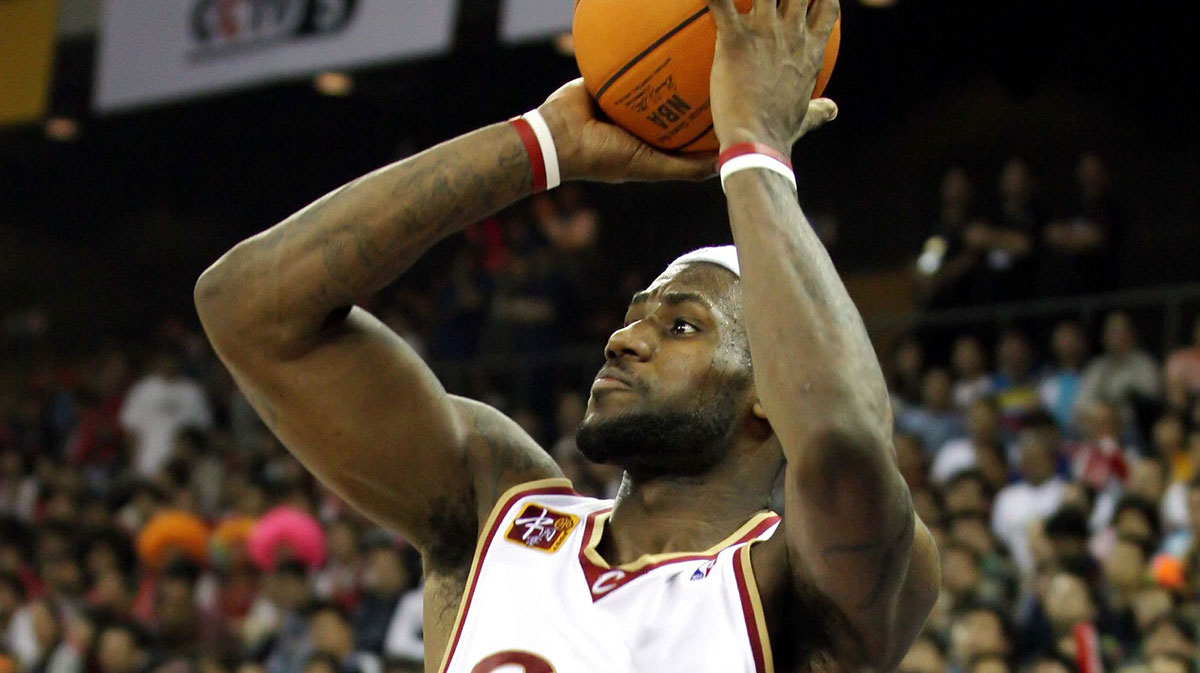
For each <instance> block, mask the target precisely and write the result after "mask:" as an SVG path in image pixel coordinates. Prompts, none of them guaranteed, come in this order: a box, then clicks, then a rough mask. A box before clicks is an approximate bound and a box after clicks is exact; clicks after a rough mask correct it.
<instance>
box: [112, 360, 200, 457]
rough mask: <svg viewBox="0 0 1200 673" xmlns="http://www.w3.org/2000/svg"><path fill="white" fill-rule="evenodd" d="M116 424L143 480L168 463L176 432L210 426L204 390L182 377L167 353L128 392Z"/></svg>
mask: <svg viewBox="0 0 1200 673" xmlns="http://www.w3.org/2000/svg"><path fill="white" fill-rule="evenodd" d="M120 421H121V428H122V429H123V430H125V432H127V433H129V434H130V436H131V440H132V446H133V463H134V467H135V469H136V470H137V473H138V475H140V476H142V477H146V478H152V477H154V476H156V475H157V474H158V473H159V471H160V470H162V468H163V467H164V466H166V464H167V463H168V462H170V460H171V453H172V450H173V448H174V444H175V435H176V433H178V432H179V431H180V430H182V429H184V428H187V427H193V428H197V429H200V430H207V429H209V428H211V427H212V423H213V419H212V410H211V409H210V407H209V403H208V398H207V397H205V394H204V388H203V387H201V386H200V384H199V383H197V382H196V381H193V380H192V379H190V378H188V377H186V376H184V375H183V374H182V372H181V371H180V368H179V361H178V360H177V359H176V357H175V356H174V355H173V354H171V353H168V352H164V353H162V354H160V355H159V356H158V357H157V358H156V359H155V361H154V366H153V369H152V370H151V372H150V373H149V374H147V375H146V376H144V377H143V378H142V379H141V380H139V381H137V382H136V383H134V384H133V387H131V388H130V389H129V394H127V395H126V396H125V403H124V404H123V405H122V406H121V413H120Z"/></svg>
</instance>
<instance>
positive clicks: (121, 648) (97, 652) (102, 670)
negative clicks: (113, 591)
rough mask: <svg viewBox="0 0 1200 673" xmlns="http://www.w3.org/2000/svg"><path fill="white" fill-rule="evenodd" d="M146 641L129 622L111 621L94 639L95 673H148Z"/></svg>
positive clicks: (149, 656)
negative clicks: (96, 672)
mask: <svg viewBox="0 0 1200 673" xmlns="http://www.w3.org/2000/svg"><path fill="white" fill-rule="evenodd" d="M148 640H149V639H148V638H147V636H146V634H145V632H143V631H142V629H140V628H139V627H138V626H137V625H136V624H133V623H132V622H122V621H116V622H111V623H109V624H107V625H105V626H103V627H102V628H101V629H100V632H99V633H98V634H97V636H96V642H95V645H94V648H95V649H94V652H93V654H92V657H91V658H92V660H94V661H95V662H96V670H97V671H98V673H149V671H150V670H151V653H150V652H149V651H148V645H149V643H148Z"/></svg>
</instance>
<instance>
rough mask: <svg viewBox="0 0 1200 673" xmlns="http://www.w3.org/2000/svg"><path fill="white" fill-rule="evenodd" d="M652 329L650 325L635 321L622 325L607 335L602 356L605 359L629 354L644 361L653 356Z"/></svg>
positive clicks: (614, 358) (613, 358)
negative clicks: (610, 334)
mask: <svg viewBox="0 0 1200 673" xmlns="http://www.w3.org/2000/svg"><path fill="white" fill-rule="evenodd" d="M654 349H655V342H654V330H653V329H652V328H651V327H650V325H646V324H644V323H643V322H642V321H640V320H639V321H637V322H633V323H630V324H628V325H626V326H625V327H622V328H621V329H619V330H617V331H615V332H613V333H612V336H610V337H608V343H607V344H606V345H605V347H604V357H605V359H607V360H616V359H617V358H619V357H621V356H624V355H630V356H633V357H634V358H636V359H638V360H641V361H643V362H645V361H646V360H649V359H650V358H651V357H653V356H654Z"/></svg>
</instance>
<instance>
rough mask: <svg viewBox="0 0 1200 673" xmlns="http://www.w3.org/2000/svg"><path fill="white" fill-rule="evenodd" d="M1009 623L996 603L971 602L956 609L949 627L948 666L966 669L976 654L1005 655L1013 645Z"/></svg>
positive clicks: (1010, 651)
mask: <svg viewBox="0 0 1200 673" xmlns="http://www.w3.org/2000/svg"><path fill="white" fill-rule="evenodd" d="M1013 644H1014V643H1013V638H1012V624H1011V621H1010V619H1009V617H1008V615H1007V614H1006V613H1005V611H1004V610H1003V609H1002V608H1000V607H999V606H996V605H992V604H990V603H983V602H972V603H968V604H966V605H964V606H962V607H960V608H959V609H958V610H956V611H955V617H954V622H953V625H952V626H951V628H950V665H951V666H952V667H954V669H955V670H965V669H966V666H967V665H968V664H969V663H970V662H971V661H972V660H974V659H975V658H976V657H979V656H982V655H998V656H1001V657H1007V656H1009V655H1010V654H1011V653H1012V648H1013Z"/></svg>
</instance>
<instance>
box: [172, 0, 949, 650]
mask: <svg viewBox="0 0 1200 673" xmlns="http://www.w3.org/2000/svg"><path fill="white" fill-rule="evenodd" d="M806 4H807V3H804V2H799V1H798V0H783V2H781V3H780V4H779V5H778V8H776V3H774V2H763V1H760V2H756V4H755V8H754V9H753V10H752V11H751V12H750V13H749V14H747V15H738V14H737V13H736V10H735V9H733V6H732V0H709V6H710V8H711V9H712V11H713V14H714V16H715V17H716V19H717V23H718V50H717V60H716V64H715V66H714V71H713V87H712V91H713V94H712V98H713V100H712V103H713V114H714V126H715V129H716V132H717V135H718V138H720V139H721V141H722V144H723V145H726V146H727V145H729V144H732V143H734V142H739V141H742V140H753V141H756V142H764V143H767V144H771V145H773V146H775V147H776V148H777V149H779V150H780V151H787V150H789V149H790V148H791V143H792V142H794V141H795V140H797V139H798V138H799V137H800V136H801V135H803V133H805V132H806V131H808V130H810V129H813V128H816V127H818V126H820V125H821V124H822V123H823V122H825V121H827V120H828V119H830V118H831V117H832V113H833V111H835V109H836V108H834V107H833V105H832V102H830V101H826V100H822V101H818V102H815V103H813V104H811V105H810V104H809V102H808V98H809V96H810V95H811V91H812V81H813V79H814V78H815V75H816V72H817V70H818V69H819V57H817V56H815V55H816V54H819V53H823V50H824V40H825V38H826V37H827V36H828V33H829V29H830V27H831V26H832V23H833V19H834V17H836V14H837V6H836V2H835V1H833V0H817V2H815V3H813V5H812V9H811V10H810V11H808V12H806V11H805V8H806ZM539 109H540V110H541V111H542V113H543V115H544V116H545V117H546V119H547V122H548V124H549V126H550V128H551V132H552V134H553V136H554V138H555V142H556V144H557V147H558V152H559V158H560V163H561V168H562V172H563V177H564V179H567V180H582V179H590V180H600V181H610V182H619V181H624V180H671V179H702V178H705V177H709V176H711V174H712V172H713V157H712V156H698V157H697V156H692V157H679V156H671V155H667V154H664V153H661V152H658V151H656V150H654V149H652V148H650V147H649V146H647V145H644V144H642V143H640V142H638V141H637V140H635V139H634V138H633V137H632V136H630V135H629V134H627V133H625V132H623V131H621V130H620V129H617V128H616V127H614V126H611V125H609V124H606V123H604V122H603V121H600V120H598V119H597V118H596V116H595V112H594V106H593V104H592V102H591V100H590V98H589V97H588V94H587V92H586V90H585V89H584V88H583V86H582V83H581V82H579V81H576V82H572V83H570V84H568V85H566V86H565V87H563V88H562V89H560V90H559V91H558V92H556V93H555V94H554V95H552V96H551V97H550V98H549V99H548V100H547V101H546V103H544V104H543V105H542V106H541V107H540V108H539ZM531 191H532V179H531V174H530V165H529V161H528V158H527V156H526V154H525V150H524V148H523V145H522V143H521V141H520V138H519V136H518V135H517V133H516V132H515V131H514V130H513V129H512V128H511V127H510V126H509V125H507V124H497V125H494V126H490V127H487V128H484V129H481V130H479V131H475V132H473V133H470V134H467V135H465V136H462V137H460V138H456V139H454V140H451V141H449V142H446V143H443V144H441V145H439V146H437V147H434V148H432V149H430V150H427V151H426V152H423V153H421V154H418V155H416V156H414V157H412V158H410V159H407V160H405V161H402V162H398V163H396V164H392V165H390V166H387V167H385V168H382V169H380V170H378V171H375V172H373V173H371V174H369V175H366V176H363V177H362V178H359V179H358V180H355V181H353V182H351V183H349V184H347V185H345V186H343V187H341V188H339V189H337V190H335V191H333V192H331V193H330V194H328V195H326V196H325V197H323V198H321V199H319V200H318V201H316V202H314V203H313V204H311V205H310V206H308V207H306V208H304V209H303V210H301V211H300V212H298V213H296V214H295V215H293V216H291V217H289V218H288V219H286V220H285V221H283V222H281V223H279V224H278V225H276V226H274V227H272V228H271V229H268V230H267V231H264V232H262V233H260V234H258V235H256V236H253V237H251V238H249V239H247V240H245V241H243V242H241V243H239V244H238V245H237V246H235V247H234V248H233V249H232V250H230V251H229V252H228V253H226V254H225V255H224V256H223V257H222V258H221V259H220V260H218V261H217V262H216V263H215V264H213V266H212V267H210V268H209V269H208V270H207V271H206V272H205V273H204V274H203V275H202V276H201V278H200V279H199V281H198V282H197V284H196V289H195V300H196V306H197V310H198V313H199V315H200V318H201V321H202V322H203V325H204V328H205V330H206V332H207V334H208V336H209V338H210V339H211V341H212V343H213V347H214V348H215V350H216V352H217V354H218V355H219V356H220V357H221V359H222V360H223V361H224V362H225V363H226V365H227V366H228V367H229V369H230V371H231V372H232V374H233V376H234V378H235V380H236V381H237V383H238V385H239V386H240V387H241V388H242V390H243V391H245V393H246V395H247V398H248V399H249V400H250V401H251V403H252V404H253V405H254V407H255V408H256V409H257V410H258V412H259V414H260V415H261V416H262V418H263V419H264V421H265V422H266V423H267V425H268V426H269V427H270V428H271V430H272V431H273V432H274V433H275V434H276V435H277V436H278V437H279V438H280V440H281V441H282V442H283V443H284V444H285V445H286V446H287V447H288V449H289V450H290V451H291V452H292V453H293V454H294V455H296V456H297V458H298V459H299V460H300V461H301V462H302V463H303V464H304V465H305V466H306V467H307V468H308V469H309V470H311V471H312V472H313V473H314V474H315V475H316V476H317V477H318V478H320V479H321V480H322V482H323V483H324V484H326V485H327V486H328V487H329V488H331V489H332V490H333V491H335V492H336V493H338V494H339V495H340V496H341V497H343V498H344V499H346V500H347V502H349V503H350V504H351V505H352V506H354V507H355V508H357V509H359V510H360V511H362V512H363V513H365V514H366V515H368V516H370V517H371V518H372V519H374V520H375V521H377V522H379V523H380V524H382V525H385V526H389V527H391V528H394V529H396V530H398V531H400V532H401V533H403V534H404V535H405V536H406V537H407V538H408V539H409V540H411V542H412V543H413V545H414V546H415V547H416V548H417V549H418V550H419V551H420V552H421V554H422V558H423V562H424V566H425V571H426V578H427V579H426V592H425V641H426V649H427V656H426V668H427V670H429V671H435V670H437V669H438V667H439V666H440V664H441V663H442V662H441V661H440V657H441V654H442V652H444V648H445V645H446V641H447V639H448V637H449V635H450V630H451V628H452V626H453V621H454V617H455V614H456V611H457V609H458V607H459V601H460V600H461V597H462V591H463V586H464V582H465V578H466V575H467V573H468V571H469V568H470V564H471V560H472V555H473V554H474V552H475V545H476V540H477V538H478V536H479V533H480V528H481V527H482V526H483V525H484V523H485V522H486V520H487V517H488V514H489V513H490V511H491V509H492V508H493V506H494V505H495V503H496V501H497V499H498V498H499V496H500V495H501V494H502V493H503V492H504V491H505V490H507V489H508V488H510V487H512V486H514V485H516V484H520V483H523V482H526V481H531V480H536V479H542V478H546V477H556V476H560V475H561V473H560V472H559V470H558V468H557V466H556V465H555V464H554V463H553V461H551V460H550V459H549V458H548V457H547V455H546V454H545V452H544V451H543V450H542V449H541V448H539V447H538V446H537V445H536V444H535V443H534V441H533V440H532V439H531V438H530V437H529V436H528V435H526V434H525V433H524V432H523V431H522V430H521V429H520V427H519V426H517V424H516V423H514V422H513V421H511V420H510V419H508V418H506V417H504V416H503V415H502V414H501V413H499V412H498V411H496V410H495V409H492V408H490V407H488V406H487V405H484V404H481V403H479V402H474V401H471V400H467V399H463V398H459V397H455V396H452V395H448V394H447V393H446V391H445V390H444V389H443V388H442V386H441V385H440V383H438V381H437V379H436V378H435V377H434V375H433V374H432V372H431V371H430V370H429V369H428V368H427V367H426V366H425V365H424V363H423V362H422V361H421V360H420V358H419V357H418V356H417V355H416V354H415V353H414V352H413V351H412V350H411V349H410V348H409V347H408V346H407V345H405V343H404V342H403V340H401V339H400V338H399V337H398V336H397V335H396V334H394V333H393V332H391V331H390V330H389V329H388V328H387V327H385V326H384V325H383V324H382V323H380V322H379V321H378V320H377V319H375V318H374V317H373V316H371V315H370V314H368V313H367V312H366V311H363V310H362V309H360V308H351V307H352V306H353V304H354V302H355V301H356V300H357V299H359V298H361V297H364V296H366V295H369V294H370V293H372V292H375V291H377V290H379V289H381V288H383V287H384V286H386V285H387V284H388V283H390V282H391V281H392V280H393V279H395V278H396V277H397V276H399V275H400V274H401V273H403V272H404V271H405V270H406V269H408V268H409V267H410V266H411V265H412V264H413V263H414V262H415V261H416V260H417V259H418V258H419V256H420V255H421V254H423V253H424V252H425V251H426V250H427V249H428V248H429V247H431V246H432V245H433V244H434V243H435V242H437V241H438V240H441V239H442V238H445V237H446V236H449V235H451V234H453V233H455V232H457V231H459V230H461V229H462V228H464V227H466V226H467V225H469V224H470V223H472V222H474V221H477V220H479V219H481V218H482V217H485V216H487V215H488V214H490V213H493V212H495V211H497V210H499V209H501V208H503V207H505V206H507V205H508V204H510V203H512V202H514V201H516V200H518V199H520V198H523V197H525V196H527V195H529V194H530V192H531ZM729 209H730V219H731V226H732V230H733V234H734V238H735V241H736V242H737V245H738V248H739V257H740V259H741V264H742V268H743V270H744V275H743V278H742V279H741V281H737V280H736V279H734V278H733V277H732V274H728V273H726V272H724V271H719V270H714V269H711V268H707V267H708V265H693V266H689V267H685V268H683V269H674V270H669V271H668V272H667V273H665V274H664V275H663V276H661V277H660V278H659V279H658V280H656V281H655V283H654V284H652V285H651V287H650V288H647V291H646V293H644V294H641V295H640V296H639V300H638V301H635V302H634V303H633V304H631V307H630V313H629V315H628V316H627V320H626V325H625V326H624V327H622V328H621V329H619V330H618V331H617V332H616V333H614V335H613V336H612V337H611V338H610V340H609V343H608V345H607V347H606V360H607V362H608V364H606V366H605V370H602V372H601V377H599V378H601V379H603V378H604V373H605V371H608V372H609V373H610V374H614V375H615V376H619V377H622V378H629V377H633V378H635V379H637V381H636V382H637V384H638V385H636V386H631V390H635V391H636V393H635V392H631V391H623V390H621V389H620V388H621V386H620V385H619V384H617V383H613V382H612V381H608V382H606V383H598V384H597V386H596V387H594V388H593V391H592V393H593V394H592V398H591V400H590V402H589V409H588V420H586V421H585V423H587V422H598V421H602V420H604V418H606V417H612V416H619V415H620V414H621V413H624V412H628V411H630V410H634V409H637V408H646V409H654V408H658V406H657V405H663V404H668V405H669V404H671V403H673V402H677V401H679V400H686V399H687V396H688V395H702V394H712V393H713V391H715V390H717V389H718V388H719V387H720V386H723V385H729V382H730V381H733V380H741V379H738V376H739V373H744V370H745V368H746V367H748V366H749V365H748V363H746V362H745V358H744V357H743V355H744V352H743V350H744V349H743V348H741V347H739V344H741V345H742V346H744V345H745V343H746V342H747V340H748V344H749V346H748V348H749V351H750V354H751V356H752V359H753V365H754V366H753V373H754V376H753V381H752V383H750V384H748V385H743V386H742V387H741V388H739V389H738V390H739V393H738V394H739V397H738V400H737V405H738V406H737V414H736V420H735V425H734V427H733V428H732V429H731V445H730V447H729V449H728V451H727V453H726V454H725V455H724V456H723V457H721V459H720V460H718V461H716V463H715V465H714V466H713V467H712V468H711V469H710V470H708V471H707V472H705V473H703V474H700V475H689V476H687V477H679V476H672V475H671V474H669V473H663V472H662V471H661V470H657V471H656V470H642V469H638V467H637V465H631V466H630V469H628V470H627V473H626V478H625V481H624V483H623V485H622V489H621V493H620V496H619V499H618V503H617V505H616V508H615V510H614V513H613V516H612V519H611V522H610V524H609V526H608V528H607V530H606V533H605V537H604V540H603V541H602V543H601V547H600V550H601V552H602V554H604V555H605V557H606V558H607V559H608V560H609V561H610V562H614V563H621V562H625V561H628V560H631V559H635V558H637V557H639V556H641V555H642V554H646V553H658V552H670V551H682V550H694V549H703V548H706V547H708V546H710V545H712V544H714V543H716V542H717V541H719V540H720V539H722V538H724V537H725V536H726V535H727V534H728V533H729V532H730V531H731V530H733V529H735V528H736V527H737V526H738V525H740V524H741V523H743V522H744V521H745V520H746V519H748V518H749V517H750V515H752V514H753V513H754V512H756V511H759V510H761V509H762V508H763V507H764V505H765V503H766V500H767V498H768V495H769V492H770V487H771V483H772V481H773V479H774V476H775V474H776V473H777V472H778V468H779V462H780V457H781V451H782V456H783V457H785V458H786V460H787V467H786V478H785V481H786V507H785V512H784V513H783V516H784V526H783V528H782V532H781V534H777V535H776V536H775V537H774V538H772V540H771V541H769V542H767V543H763V544H760V545H757V546H756V547H754V549H753V553H752V563H753V570H754V573H755V576H756V577H757V579H758V585H759V590H760V594H761V596H762V598H763V603H764V607H765V610H766V613H767V618H768V620H769V623H770V625H771V627H770V628H771V636H772V643H773V646H774V648H775V650H776V653H775V661H776V666H777V667H778V668H779V669H780V670H788V671H790V670H810V669H814V668H825V667H826V666H830V665H836V666H839V667H845V668H856V669H870V670H890V669H893V668H895V665H896V663H897V662H898V661H899V660H900V658H901V657H902V656H903V654H904V651H905V650H906V649H907V646H908V643H909V642H911V640H912V638H913V637H914V636H915V634H916V633H917V631H918V630H919V629H920V626H921V624H922V622H923V620H924V618H925V615H926V614H927V613H928V610H929V608H930V606H931V604H932V600H933V598H934V596H936V593H937V576H938V570H937V561H936V553H935V550H934V549H933V545H932V541H931V540H930V538H929V535H928V532H927V531H926V530H925V528H924V525H923V524H921V523H920V521H919V520H917V519H916V517H915V514H914V513H913V511H912V505H911V499H910V497H909V494H908V491H907V489H906V488H905V486H904V483H903V481H902V480H901V479H900V476H899V472H898V470H897V469H896V465H895V459H894V456H893V452H892V449H891V437H890V426H891V418H890V416H889V412H888V409H887V404H886V393H885V391H884V388H883V383H882V377H881V375H880V373H879V367H878V364H877V362H876V361H875V357H874V354H873V351H872V350H871V347H870V344H869V342H868V341H867V338H866V333H865V331H864V330H863V327H862V323H861V319H860V318H859V316H858V313H857V311H856V310H855V308H854V306H853V304H851V302H850V300H849V298H848V297H847V296H846V294H845V289H844V288H843V287H842V284H841V282H840V280H839V279H838V277H837V274H836V272H835V271H834V269H833V266H832V264H831V263H830V261H829V259H828V256H827V255H826V254H825V252H824V250H823V249H822V247H821V245H820V243H819V241H818V240H817V238H816V236H815V235H814V234H813V232H812V230H811V228H810V227H809V226H808V223H807V221H806V220H805V219H804V216H803V214H802V213H801V212H800V209H799V206H798V205H797V203H796V195H795V192H793V191H792V190H791V187H790V185H788V184H787V183H786V182H785V181H784V180H782V179H781V178H777V177H772V176H771V175H769V174H767V173H766V172H763V171H747V172H744V173H740V174H738V175H735V176H733V177H732V178H731V179H730V181H729ZM723 274H724V275H723ZM685 296H687V297H688V298H686V299H684V298H683V297H685ZM611 368H616V369H615V370H614V369H611ZM614 372H615V373H614Z"/></svg>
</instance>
